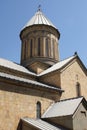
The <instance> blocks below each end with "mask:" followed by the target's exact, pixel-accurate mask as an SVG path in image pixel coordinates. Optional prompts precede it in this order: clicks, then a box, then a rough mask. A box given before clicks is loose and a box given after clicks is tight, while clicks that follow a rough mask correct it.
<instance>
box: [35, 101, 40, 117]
mask: <svg viewBox="0 0 87 130" xmlns="http://www.w3.org/2000/svg"><path fill="white" fill-rule="evenodd" d="M36 105H37V106H36V112H37V118H41V103H40V102H39V101H38V102H37V104H36Z"/></svg>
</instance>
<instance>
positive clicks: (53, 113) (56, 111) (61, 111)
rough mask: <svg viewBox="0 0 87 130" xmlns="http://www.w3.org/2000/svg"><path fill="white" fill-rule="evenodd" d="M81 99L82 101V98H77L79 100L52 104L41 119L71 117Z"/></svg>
mask: <svg viewBox="0 0 87 130" xmlns="http://www.w3.org/2000/svg"><path fill="white" fill-rule="evenodd" d="M83 99H84V98H83V97H79V98H73V99H67V100H61V101H59V102H57V103H54V104H53V105H52V106H50V107H49V108H48V110H47V111H46V112H45V113H44V114H43V116H42V118H51V117H61V116H68V115H73V114H74V112H75V111H76V109H77V107H78V106H79V104H80V103H81V101H82V100H83Z"/></svg>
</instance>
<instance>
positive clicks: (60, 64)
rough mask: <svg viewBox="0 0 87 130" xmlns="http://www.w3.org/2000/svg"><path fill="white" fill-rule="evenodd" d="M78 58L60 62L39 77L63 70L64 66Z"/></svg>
mask: <svg viewBox="0 0 87 130" xmlns="http://www.w3.org/2000/svg"><path fill="white" fill-rule="evenodd" d="M75 57H76V55H74V56H72V57H69V58H67V59H65V60H63V61H60V62H58V63H56V64H55V65H53V66H52V67H50V68H48V69H47V70H45V71H43V72H42V73H40V74H39V75H38V76H42V75H45V74H48V73H50V72H53V71H55V70H58V69H61V68H62V67H63V66H65V65H66V64H67V63H69V62H70V61H71V60H73V59H74V58H75Z"/></svg>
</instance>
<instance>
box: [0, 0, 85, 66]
mask: <svg viewBox="0 0 87 130" xmlns="http://www.w3.org/2000/svg"><path fill="white" fill-rule="evenodd" d="M39 4H40V5H41V9H42V12H43V13H44V14H45V16H46V17H47V18H49V19H50V21H51V22H52V23H53V24H54V25H55V26H56V28H57V29H58V30H59V31H60V33H61V36H60V40H59V50H60V60H63V59H66V58H68V57H70V56H72V55H73V54H74V52H75V51H77V52H78V55H79V57H80V58H81V60H82V62H83V63H84V64H85V66H86V67H87V0H0V58H4V59H8V60H11V61H14V62H16V63H20V55H21V41H20V37H19V34H20V31H21V30H22V28H23V27H24V25H25V24H26V23H27V22H28V21H29V19H31V17H32V16H33V15H34V14H35V13H36V11H37V9H38V5H39Z"/></svg>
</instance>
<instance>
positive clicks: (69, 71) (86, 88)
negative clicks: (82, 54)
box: [61, 61, 87, 99]
mask: <svg viewBox="0 0 87 130" xmlns="http://www.w3.org/2000/svg"><path fill="white" fill-rule="evenodd" d="M76 82H79V83H80V86H81V95H82V96H84V97H85V98H86V99H87V76H86V74H85V72H84V71H83V69H82V66H81V65H79V62H77V61H73V63H71V64H70V65H69V66H67V68H65V69H64V70H63V71H62V72H61V87H62V89H64V90H65V92H64V93H63V95H62V97H61V99H65V98H72V97H76V96H77V93H76Z"/></svg>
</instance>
